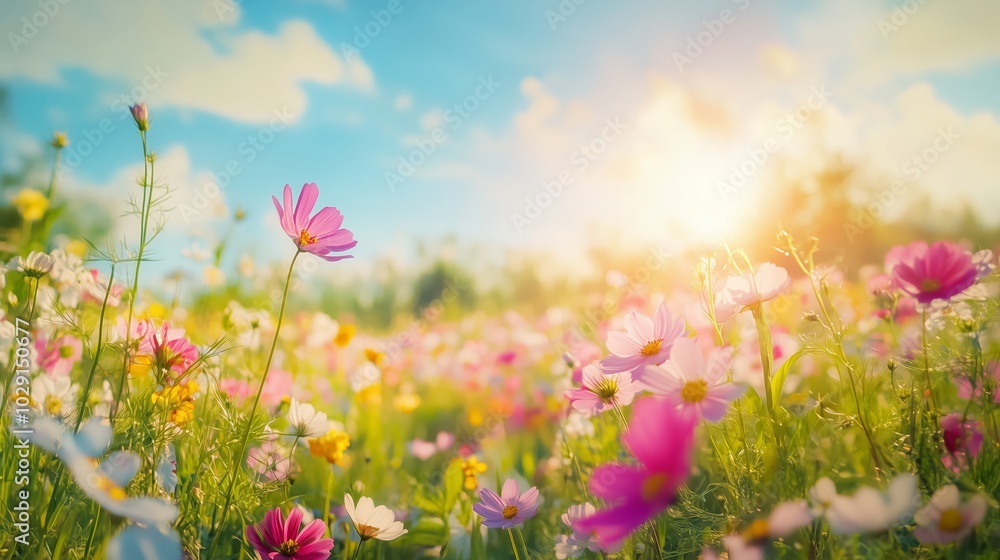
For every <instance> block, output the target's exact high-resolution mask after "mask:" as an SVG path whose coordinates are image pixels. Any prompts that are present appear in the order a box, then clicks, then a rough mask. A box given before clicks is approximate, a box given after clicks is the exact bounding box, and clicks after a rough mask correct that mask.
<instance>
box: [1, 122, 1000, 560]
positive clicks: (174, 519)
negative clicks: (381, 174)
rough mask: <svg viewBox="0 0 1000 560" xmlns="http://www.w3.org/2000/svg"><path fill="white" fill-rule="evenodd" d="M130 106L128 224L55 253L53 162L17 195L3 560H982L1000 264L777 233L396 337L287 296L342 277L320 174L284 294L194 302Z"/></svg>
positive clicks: (288, 237) (296, 223) (918, 243)
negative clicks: (628, 279) (165, 265)
mask: <svg viewBox="0 0 1000 560" xmlns="http://www.w3.org/2000/svg"><path fill="white" fill-rule="evenodd" d="M131 115H132V117H133V119H134V122H135V125H136V129H137V131H138V139H137V140H138V141H139V143H141V146H142V148H143V152H144V154H143V155H144V161H143V171H142V175H141V178H140V181H139V183H138V187H137V188H136V189H135V192H134V193H132V195H131V196H132V198H133V200H134V201H135V208H134V213H135V216H134V217H135V218H136V220H137V223H138V227H137V230H136V231H137V235H136V237H135V238H134V239H127V240H124V241H123V242H122V243H121V244H120V245H119V244H115V243H106V244H104V245H103V246H102V245H98V244H97V243H96V242H94V241H93V240H87V242H86V243H81V242H80V240H75V239H69V240H66V241H64V242H62V243H58V244H57V245H58V246H56V247H53V246H52V245H53V242H52V240H51V239H50V238H49V237H48V234H49V231H50V229H51V228H52V226H53V223H54V222H55V221H57V220H58V216H59V213H60V212H61V211H64V210H65V208H63V207H61V206H59V198H58V181H57V178H56V175H55V173H53V175H52V179H51V182H50V184H49V186H48V189H47V190H46V191H45V192H38V191H31V190H27V189H26V190H24V191H21V194H19V195H18V197H17V198H16V199H15V200H14V205H15V206H16V208H17V211H18V212H19V213H20V216H21V219H22V220H23V224H24V225H23V230H22V234H21V235H20V236H19V237H17V238H16V242H17V244H18V245H17V246H18V251H17V253H18V254H17V255H16V256H14V257H13V258H11V259H10V260H9V262H8V263H7V264H6V268H5V270H4V274H3V276H2V277H0V278H2V279H3V285H4V296H5V297H4V301H3V323H2V328H3V331H2V332H3V341H4V348H3V355H2V359H3V365H4V367H5V371H6V372H7V373H6V374H5V380H6V382H5V385H4V393H3V402H4V403H5V414H4V415H3V417H2V422H3V427H4V430H3V449H4V452H3V455H2V472H3V477H2V491H3V496H4V500H5V507H6V510H7V512H8V514H7V515H5V516H4V518H3V519H2V524H3V533H2V534H3V535H4V537H3V538H4V541H3V544H2V548H0V550H2V551H3V554H4V555H5V557H7V558H81V559H90V558H111V559H121V560H134V559H140V558H149V559H164V560H167V559H169V560H176V559H180V558H192V559H193V558H205V559H208V558H256V557H259V558H263V559H281V558H283V559H305V560H325V559H327V558H419V557H436V558H473V559H485V558H491V559H492V558H516V559H525V560H526V559H528V558H553V557H554V558H560V559H562V558H667V557H670V558H675V557H676V558H683V557H692V558H693V557H700V558H720V557H725V555H728V558H731V559H737V560H738V559H750V558H859V557H865V558H869V557H871V558H874V557H887V558H888V557H903V556H906V557H912V558H942V557H946V558H969V557H973V556H977V555H984V556H985V555H989V554H991V553H992V552H991V551H995V550H996V549H997V546H998V544H1000V535H998V533H997V527H998V524H997V519H998V515H997V501H996V498H997V496H998V492H1000V487H998V485H1000V439H998V438H1000V433H998V431H997V430H998V428H997V424H998V419H997V408H998V407H997V404H998V403H1000V392H998V387H997V384H998V382H1000V366H998V364H1000V362H998V361H997V359H996V353H997V343H998V340H997V335H998V331H997V326H996V324H995V320H994V319H995V317H996V315H997V312H998V303H1000V299H998V290H997V288H998V285H997V283H998V273H997V272H996V271H997V258H996V256H995V255H994V254H993V253H992V252H991V251H990V250H989V249H980V250H974V249H975V248H969V247H967V246H966V245H964V244H962V243H958V242H953V241H936V242H932V243H928V242H926V241H923V240H914V241H912V242H910V243H908V244H904V245H899V246H897V247H895V248H893V249H892V250H890V251H889V252H888V253H886V255H885V257H884V264H883V265H882V266H874V267H869V268H868V269H867V271H866V275H867V277H865V278H858V279H854V278H851V277H850V276H848V273H847V272H846V271H843V270H839V269H837V268H836V267H831V266H828V265H827V264H825V263H822V262H818V261H817V258H816V256H817V254H819V252H820V251H819V249H820V247H821V246H820V243H821V241H820V240H818V239H815V238H812V239H808V240H802V241H800V240H796V239H793V238H792V237H791V236H790V234H788V233H787V232H784V231H779V232H778V234H777V238H776V246H777V247H779V248H780V249H781V250H782V251H783V256H787V257H788V258H789V260H791V261H792V262H794V265H795V266H794V267H789V268H785V267H782V266H779V265H777V264H775V263H772V262H754V261H753V260H751V259H750V258H749V257H748V255H747V253H746V252H744V251H742V250H740V249H739V248H733V247H730V246H728V245H717V246H715V247H714V248H712V249H711V250H710V251H709V249H708V248H706V251H708V252H705V253H704V254H702V255H699V256H698V257H697V259H695V260H693V261H692V262H690V263H685V265H687V266H688V267H689V270H688V271H687V273H688V275H689V280H690V282H689V283H688V285H687V286H672V287H671V286H666V285H664V286H660V285H657V284H649V285H644V286H638V287H635V288H634V289H628V290H627V291H625V292H620V291H619V293H618V295H619V296H620V297H623V298H627V300H626V301H623V302H622V305H621V306H620V309H619V310H618V311H616V312H614V313H611V314H608V315H607V316H605V317H602V318H600V320H599V321H598V322H596V323H593V324H591V325H589V327H588V328H585V329H580V328H576V327H573V326H572V325H573V323H572V319H571V317H570V315H571V313H570V312H569V311H568V310H565V309H558V308H551V309H549V310H548V311H547V312H546V313H544V314H542V315H540V316H532V315H525V314H521V313H518V312H516V311H513V310H508V311H505V312H501V313H496V314H483V313H472V314H469V315H467V316H460V317H455V318H449V317H446V316H444V312H443V309H445V308H446V307H447V302H446V301H445V296H442V297H441V298H440V299H439V300H436V301H435V302H433V303H432V304H431V305H430V306H429V307H428V308H427V310H426V312H425V317H424V321H423V322H421V323H420V324H418V325H416V326H415V327H412V328H411V327H408V328H407V331H406V332H405V333H402V334H404V335H405V337H403V336H401V333H397V332H392V331H388V332H366V331H365V330H363V329H360V328H358V327H357V326H356V325H354V324H353V323H352V322H351V321H350V320H338V319H335V318H333V317H331V316H329V315H328V314H326V313H324V312H323V311H322V310H319V309H301V308H300V309H298V310H297V311H294V312H293V311H290V310H289V303H290V302H292V301H294V299H295V298H296V297H297V295H298V294H297V292H300V290H292V289H290V288H291V286H292V284H293V279H294V272H295V267H296V265H297V264H298V263H299V262H300V260H301V259H306V258H316V259H322V261H325V262H323V265H324V266H330V267H336V266H338V261H342V260H344V259H349V258H351V256H352V255H351V251H352V249H354V248H355V246H356V245H358V243H359V241H358V240H356V239H355V238H354V235H353V234H352V232H351V230H350V229H347V226H350V224H351V217H350V216H345V215H344V214H342V213H341V212H340V211H338V210H337V208H335V207H333V206H328V205H327V204H328V203H335V201H334V200H331V199H332V198H333V197H331V196H329V195H328V193H326V192H324V191H323V190H322V189H321V188H320V187H319V186H318V185H316V184H314V183H306V184H304V185H303V186H302V187H301V188H299V189H293V188H292V187H291V186H290V185H285V186H284V187H283V188H275V196H274V197H272V201H273V204H274V212H275V213H276V215H277V219H278V222H279V223H280V226H281V230H282V231H283V232H284V234H285V235H284V237H283V238H281V239H280V240H277V242H280V243H281V244H282V245H284V247H285V252H286V253H287V261H288V269H287V273H286V274H285V275H284V279H283V280H282V279H281V278H280V277H279V278H277V279H276V282H277V283H276V284H275V287H276V288H277V293H278V294H279V298H278V301H277V302H275V303H276V304H277V305H275V306H273V307H268V306H266V305H265V306H263V307H262V306H260V301H261V300H260V299H259V297H257V296H255V295H254V294H253V293H245V294H234V295H233V296H232V297H229V296H224V295H218V296H210V297H208V298H207V299H202V300H200V302H199V303H198V304H195V305H191V306H183V305H179V304H177V301H178V300H177V299H174V300H173V301H172V302H171V301H162V300H161V299H160V298H158V297H155V296H154V295H152V294H151V293H150V292H148V291H144V290H143V282H144V280H145V278H146V276H145V275H144V274H143V267H142V265H143V264H144V259H145V257H144V255H145V254H147V251H148V250H149V249H150V247H152V246H153V245H154V244H155V243H156V237H157V232H158V230H157V224H158V223H159V222H158V221H157V220H158V219H160V217H162V216H163V215H165V214H166V213H167V212H168V210H167V209H165V208H164V207H163V200H164V197H165V196H166V195H167V194H168V190H167V188H166V187H165V186H163V185H162V184H160V183H159V182H158V178H157V175H156V167H155V164H156V158H155V155H154V152H153V151H152V150H151V148H150V139H149V136H150V135H151V125H150V121H151V119H150V116H149V109H148V108H147V107H146V106H145V105H142V104H137V105H133V106H132V107H131ZM66 144H67V139H66V138H65V137H63V136H61V135H57V136H56V138H55V140H54V141H53V143H52V149H53V150H54V152H55V153H56V154H57V155H58V153H59V150H61V149H63V148H64V147H65V146H66ZM680 262H683V261H680V260H679V263H680ZM96 263H102V264H103V265H104V268H105V269H106V270H107V272H103V271H101V269H100V268H94V267H93V266H94V264H96ZM616 291H617V290H616ZM453 299H454V298H453ZM265 301H266V300H265Z"/></svg>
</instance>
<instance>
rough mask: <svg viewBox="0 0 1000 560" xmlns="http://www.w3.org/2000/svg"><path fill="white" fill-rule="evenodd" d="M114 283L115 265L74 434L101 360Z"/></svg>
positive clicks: (102, 310) (81, 419)
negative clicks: (109, 301) (109, 299)
mask: <svg viewBox="0 0 1000 560" xmlns="http://www.w3.org/2000/svg"><path fill="white" fill-rule="evenodd" d="M114 282H115V265H114V264H112V265H111V274H110V276H109V277H108V289H106V290H104V301H103V302H102V303H101V316H100V318H99V319H98V320H97V349H96V350H94V357H93V360H92V361H91V363H90V373H89V374H88V375H87V386H86V387H85V388H84V390H83V394H82V395H81V397H80V402H79V404H78V405H77V406H78V410H77V413H76V426H74V428H73V431H74V432H76V431H78V430H79V429H80V423H81V422H83V413H84V410H83V409H84V407H85V406H86V404H87V401H88V400H89V399H90V389H91V387H92V386H93V384H94V374H95V373H97V363H98V361H100V359H101V351H102V350H104V314H105V312H106V311H107V309H108V296H110V295H111V286H112V285H113V284H114Z"/></svg>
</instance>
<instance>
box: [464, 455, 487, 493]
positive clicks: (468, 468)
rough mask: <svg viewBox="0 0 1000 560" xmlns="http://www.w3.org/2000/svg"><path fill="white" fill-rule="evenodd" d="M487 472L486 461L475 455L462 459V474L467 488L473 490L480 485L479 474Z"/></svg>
mask: <svg viewBox="0 0 1000 560" xmlns="http://www.w3.org/2000/svg"><path fill="white" fill-rule="evenodd" d="M485 472H486V463H483V462H482V461H480V460H479V459H477V458H476V456H475V455H472V456H470V457H469V458H468V459H465V460H464V461H462V475H463V476H464V477H465V484H464V486H465V489H466V490H469V491H472V490H475V489H476V487H478V486H479V475H481V474H483V473H485Z"/></svg>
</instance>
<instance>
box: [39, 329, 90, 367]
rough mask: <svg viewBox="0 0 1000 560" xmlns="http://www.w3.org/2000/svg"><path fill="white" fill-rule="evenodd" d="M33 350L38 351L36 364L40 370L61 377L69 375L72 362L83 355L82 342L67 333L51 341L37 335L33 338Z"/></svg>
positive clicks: (78, 359) (75, 361)
mask: <svg viewBox="0 0 1000 560" xmlns="http://www.w3.org/2000/svg"><path fill="white" fill-rule="evenodd" d="M35 351H37V352H38V365H39V366H40V368H41V370H42V371H44V372H45V373H47V374H49V375H51V376H53V377H61V376H63V375H69V371H70V370H71V369H72V368H73V364H75V363H77V362H79V361H80V358H82V357H83V343H81V342H80V340H79V339H78V338H75V337H72V336H69V335H64V336H61V337H59V338H57V339H55V340H53V341H46V340H45V339H43V338H42V337H38V338H36V339H35Z"/></svg>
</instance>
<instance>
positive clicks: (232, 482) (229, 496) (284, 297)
mask: <svg viewBox="0 0 1000 560" xmlns="http://www.w3.org/2000/svg"><path fill="white" fill-rule="evenodd" d="M301 253H302V251H301V250H296V251H295V256H294V257H292V262H291V264H289V265H288V274H287V275H286V276H285V289H284V291H283V292H282V294H281V307H280V308H279V309H278V321H277V323H276V324H275V327H274V339H273V340H272V341H271V350H270V351H268V353H267V361H266V362H265V363H264V374H263V375H261V377H260V385H258V386H257V395H256V396H254V399H253V405H252V406H251V407H250V415H249V416H247V427H246V429H245V430H243V437H242V441H241V442H240V451H239V453H237V454H236V455H234V457H233V468H232V471H231V472H230V473H229V474H230V478H229V488H227V489H226V500H225V505H224V506H223V507H222V521H221V522H220V523H219V526H218V527H212V529H213V531H215V537H213V538H212V545H211V546H210V547H209V549H208V556H206V558H215V556H214V555H213V554H214V553H215V549H216V547H217V546H218V544H219V537H220V536H221V533H222V528H223V527H225V526H226V521H227V520H228V517H229V506H231V505H232V503H233V488H234V487H235V486H236V475H237V473H238V472H239V471H240V466H241V463H242V462H243V455H244V454H245V453H246V451H247V442H248V441H249V440H250V430H251V429H252V428H253V417H254V415H255V414H256V413H257V405H258V404H259V403H260V395H261V393H263V392H264V383H265V382H266V381H267V373H268V371H269V370H270V369H271V359H272V358H274V350H275V348H276V347H277V346H278V335H279V334H280V333H281V321H282V319H284V317H285V304H286V303H287V302H288V286H289V285H290V284H291V283H292V270H293V269H294V268H295V261H296V260H297V259H298V258H299V255H300V254H301Z"/></svg>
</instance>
